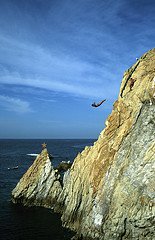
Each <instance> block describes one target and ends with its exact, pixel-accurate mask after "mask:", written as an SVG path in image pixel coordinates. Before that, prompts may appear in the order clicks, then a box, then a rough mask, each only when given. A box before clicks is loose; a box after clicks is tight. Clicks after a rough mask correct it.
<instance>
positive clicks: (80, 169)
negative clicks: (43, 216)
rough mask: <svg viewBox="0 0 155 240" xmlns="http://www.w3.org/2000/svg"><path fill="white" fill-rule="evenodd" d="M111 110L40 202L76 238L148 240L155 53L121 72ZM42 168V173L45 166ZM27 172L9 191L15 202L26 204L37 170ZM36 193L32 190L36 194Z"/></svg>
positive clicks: (152, 235) (154, 213) (153, 229)
mask: <svg viewBox="0 0 155 240" xmlns="http://www.w3.org/2000/svg"><path fill="white" fill-rule="evenodd" d="M113 106H114V107H113V110H112V113H111V114H110V116H109V117H108V119H107V121H106V127H105V129H104V130H103V131H102V132H101V134H100V136H99V138H98V140H97V141H96V142H95V143H94V145H93V146H92V147H86V148H85V149H84V151H83V152H82V153H79V154H78V156H77V157H76V158H75V160H74V162H73V164H72V167H71V169H70V170H68V171H67V172H66V174H65V175H64V180H63V186H62V187H61V185H59V179H57V177H55V174H54V178H55V181H54V182H55V183H56V185H57V186H58V187H57V188H56V190H55V188H54V189H53V190H50V191H48V194H47V196H48V199H47V196H46V194H43V195H42V200H41V202H42V205H45V206H48V207H53V208H58V206H59V209H60V206H61V212H62V222H63V225H64V226H66V227H69V228H70V229H72V230H75V231H76V232H77V234H78V236H79V237H81V238H85V239H102V240H125V239H134V240H138V239H140V240H143V239H148V240H153V239H155V49H153V50H151V51H149V52H147V53H146V54H144V55H143V56H142V57H141V58H140V59H139V60H138V61H137V62H136V63H135V64H134V65H133V66H132V67H131V68H130V69H129V70H127V71H126V72H125V74H124V76H123V80H122V84H121V88H120V93H119V97H118V100H117V101H116V102H115V103H114V105H113ZM38 164H39V163H38ZM32 166H33V165H32ZM41 166H42V167H41V169H43V168H44V167H43V166H44V164H43V165H41ZM44 169H45V168H44ZM28 171H29V174H27V173H26V174H25V175H24V177H23V178H22V179H21V180H20V182H19V183H18V185H17V186H16V188H15V189H14V190H13V192H12V195H13V200H14V201H15V202H18V201H17V199H20V201H21V202H23V203H24V204H27V203H28V201H27V199H28V198H29V197H27V194H28V192H29V191H28V190H27V188H23V184H24V181H27V180H26V179H28V177H29V175H31V174H32V175H33V172H34V171H35V173H36V171H37V169H36V168H33V167H31V169H29V170H28ZM52 171H53V170H52ZM51 173H52V172H51ZM50 176H51V175H50V174H49V177H48V178H49V179H53V175H52V177H51V178H50ZM29 179H30V178H29ZM37 179H40V175H38V178H37ZM37 181H38V180H37ZM47 182H48V184H44V181H42V182H41V185H42V186H43V189H44V187H45V186H49V189H50V186H51V188H52V186H53V185H52V180H51V182H50V180H48V179H47V181H45V183H47ZM31 184H32V182H31V180H29V185H31ZM19 189H20V194H18V193H19ZM22 189H23V190H22ZM37 189H38V188H36V189H35V190H34V191H33V192H35V193H36V194H37ZM45 192H46V191H45ZM19 196H20V197H19ZM53 198H54V199H55V201H56V203H55V201H54V204H53V203H52V202H53ZM37 199H38V198H37ZM51 199H52V200H51ZM37 201H38V200H36V198H35V200H34V201H33V198H31V201H30V202H31V204H32V203H33V205H36V204H37ZM46 201H47V202H48V204H47V203H46ZM49 203H50V204H49ZM27 205H29V203H28V204H27Z"/></svg>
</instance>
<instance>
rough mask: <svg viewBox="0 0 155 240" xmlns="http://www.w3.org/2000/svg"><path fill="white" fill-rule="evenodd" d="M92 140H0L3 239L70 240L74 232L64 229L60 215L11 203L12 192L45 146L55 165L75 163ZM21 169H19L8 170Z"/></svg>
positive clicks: (47, 210)
mask: <svg viewBox="0 0 155 240" xmlns="http://www.w3.org/2000/svg"><path fill="white" fill-rule="evenodd" d="M94 141H95V140H94V139H91V140H90V139H88V140H79V139H78V140H69V139H66V140H53V139H52V140H41V139H38V140H0V239H1V240H69V239H71V237H72V236H73V233H72V232H70V231H68V230H66V229H64V228H63V227H62V226H61V220H60V216H59V215H58V214H55V213H53V212H52V211H51V210H49V209H44V208H39V207H31V208H27V207H22V206H19V205H15V204H13V203H11V201H10V196H11V191H12V189H13V188H14V187H15V186H16V184H17V183H18V181H19V179H20V178H21V177H22V175H23V174H24V173H25V172H26V171H27V169H28V168H29V166H30V165H31V164H32V163H33V161H34V160H35V158H36V157H35V156H31V155H28V154H38V153H40V152H41V149H42V147H41V144H42V143H43V142H46V143H47V149H48V151H49V153H51V154H52V155H53V156H54V159H53V164H54V166H57V164H58V163H59V162H61V161H69V160H70V161H71V162H72V161H73V160H74V158H75V157H76V155H77V153H78V152H81V151H82V150H83V149H84V147H85V146H91V145H93V143H94ZM15 166H18V169H14V170H8V168H12V167H15Z"/></svg>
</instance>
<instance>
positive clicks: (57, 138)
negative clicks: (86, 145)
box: [0, 138, 97, 140]
mask: <svg viewBox="0 0 155 240" xmlns="http://www.w3.org/2000/svg"><path fill="white" fill-rule="evenodd" d="M88 139H89V140H94V139H97V138H0V140H88Z"/></svg>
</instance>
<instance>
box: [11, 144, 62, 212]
mask: <svg viewBox="0 0 155 240" xmlns="http://www.w3.org/2000/svg"><path fill="white" fill-rule="evenodd" d="M59 178H60V175H59V174H58V173H57V171H55V170H54V168H53V166H52V162H51V159H50V155H49V154H48V152H47V149H46V148H45V149H44V150H43V151H42V152H41V154H39V155H38V156H37V158H36V160H35V161H34V163H33V164H32V165H31V167H30V168H29V169H28V171H27V172H26V173H25V174H24V175H23V177H22V178H21V180H20V181H19V183H18V184H17V186H16V187H15V188H14V190H13V191H12V201H13V202H14V203H22V204H23V205H25V206H44V207H48V208H54V206H55V204H56V203H57V197H58V196H59V195H60V192H61V191H62V187H61V184H60V181H59Z"/></svg>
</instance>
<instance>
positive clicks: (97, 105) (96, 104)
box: [92, 99, 106, 107]
mask: <svg viewBox="0 0 155 240" xmlns="http://www.w3.org/2000/svg"><path fill="white" fill-rule="evenodd" d="M105 101H106V99H104V100H102V101H101V102H99V103H95V102H94V103H93V104H92V107H99V106H101V104H102V103H104V102H105Z"/></svg>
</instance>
